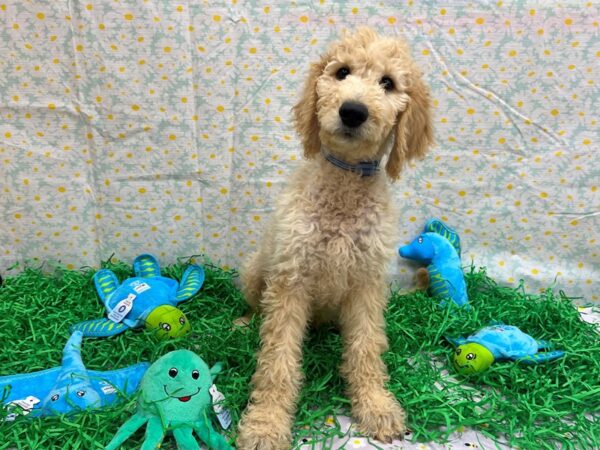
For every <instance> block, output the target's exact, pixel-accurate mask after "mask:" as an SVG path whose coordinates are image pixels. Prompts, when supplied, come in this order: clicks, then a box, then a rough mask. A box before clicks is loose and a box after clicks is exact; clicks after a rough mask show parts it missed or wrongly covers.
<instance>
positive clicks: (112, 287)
mask: <svg viewBox="0 0 600 450" xmlns="http://www.w3.org/2000/svg"><path fill="white" fill-rule="evenodd" d="M133 270H134V272H135V277H132V278H128V279H127V280H125V281H123V282H122V283H119V280H118V278H117V276H116V275H115V274H114V273H113V272H112V271H110V270H108V269H101V270H99V271H98V272H96V273H95V274H94V284H95V286H96V290H97V291H98V295H99V296H100V299H101V300H102V302H103V303H104V306H105V307H106V310H107V312H108V318H107V319H95V320H87V321H85V322H81V323H79V324H76V325H73V326H72V327H71V331H81V332H82V333H83V335H84V336H89V337H106V336H114V335H116V334H119V333H122V332H124V331H125V330H127V329H129V328H137V327H141V326H142V325H146V327H147V328H149V329H152V330H155V332H156V334H157V337H158V338H160V339H165V338H177V337H181V336H183V335H184V334H185V333H187V332H188V331H189V330H190V324H189V322H188V319H187V318H186V317H185V315H184V314H183V312H182V311H180V310H179V309H177V308H176V306H177V304H178V303H180V302H183V301H185V300H188V299H189V298H191V297H193V296H194V295H195V294H196V293H197V292H198V291H199V290H200V288H201V287H202V284H203V283H204V269H203V268H202V267H201V266H198V265H195V264H192V265H190V266H188V267H187V269H186V270H185V272H184V273H183V277H182V279H181V284H179V283H178V282H177V281H176V280H174V279H172V278H167V277H163V276H161V273H160V266H159V264H158V261H157V260H156V258H155V257H154V256H152V255H149V254H143V255H140V256H138V257H137V258H135V260H134V262H133Z"/></svg>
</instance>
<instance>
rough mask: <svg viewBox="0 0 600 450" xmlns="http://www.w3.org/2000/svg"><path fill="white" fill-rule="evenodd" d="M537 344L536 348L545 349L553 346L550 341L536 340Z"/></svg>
mask: <svg viewBox="0 0 600 450" xmlns="http://www.w3.org/2000/svg"><path fill="white" fill-rule="evenodd" d="M536 342H537V345H538V349H540V350H546V349H549V348H552V347H554V346H553V345H552V344H551V343H550V342H548V341H536Z"/></svg>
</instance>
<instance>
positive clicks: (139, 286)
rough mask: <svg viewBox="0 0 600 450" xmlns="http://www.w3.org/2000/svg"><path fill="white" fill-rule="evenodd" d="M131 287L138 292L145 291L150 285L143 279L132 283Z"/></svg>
mask: <svg viewBox="0 0 600 450" xmlns="http://www.w3.org/2000/svg"><path fill="white" fill-rule="evenodd" d="M132 287H133V290H134V291H135V292H137V293H138V294H141V293H142V292H146V291H147V290H148V289H150V285H149V284H148V283H144V282H143V281H137V282H136V283H135V284H134V285H132Z"/></svg>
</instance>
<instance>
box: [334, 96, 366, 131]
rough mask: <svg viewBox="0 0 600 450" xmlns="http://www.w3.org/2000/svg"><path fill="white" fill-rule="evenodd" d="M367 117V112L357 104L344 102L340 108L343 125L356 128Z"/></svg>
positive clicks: (361, 105) (363, 106)
mask: <svg viewBox="0 0 600 450" xmlns="http://www.w3.org/2000/svg"><path fill="white" fill-rule="evenodd" d="M367 117H369V110H368V109H367V107H366V106H365V105H363V104H362V103H359V102H344V103H342V106H341V107H340V118H341V119H342V122H343V123H344V125H346V126H347V127H350V128H357V127H359V126H360V125H361V124H362V123H364V121H365V120H367Z"/></svg>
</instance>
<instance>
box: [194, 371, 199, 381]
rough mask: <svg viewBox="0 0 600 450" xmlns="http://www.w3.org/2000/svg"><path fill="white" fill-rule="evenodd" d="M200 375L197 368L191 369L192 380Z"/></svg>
mask: <svg viewBox="0 0 600 450" xmlns="http://www.w3.org/2000/svg"><path fill="white" fill-rule="evenodd" d="M199 377H200V372H198V371H197V370H193V371H192V378H193V379H194V380H197V379H198V378H199Z"/></svg>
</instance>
